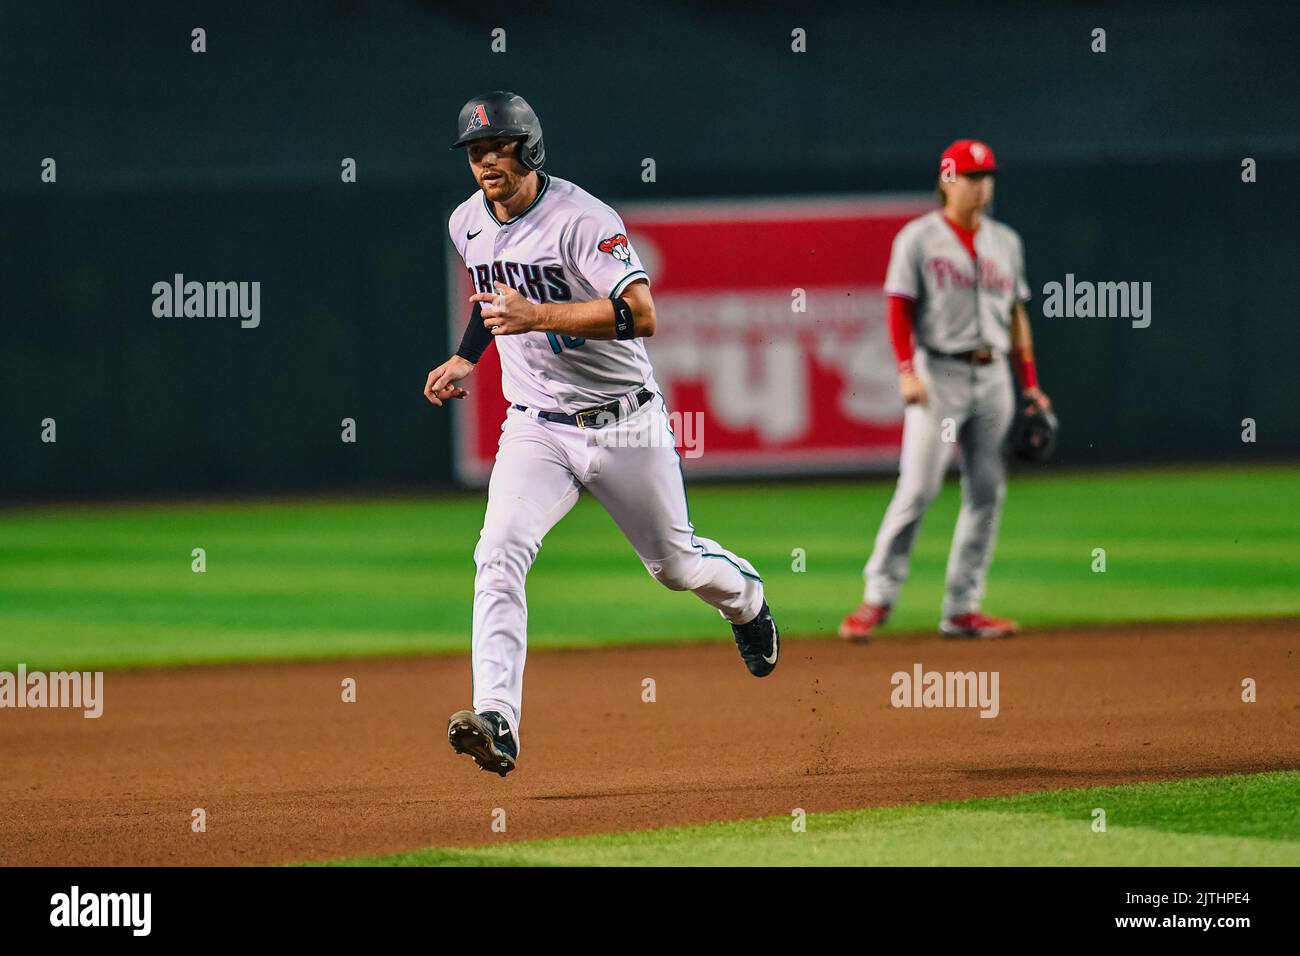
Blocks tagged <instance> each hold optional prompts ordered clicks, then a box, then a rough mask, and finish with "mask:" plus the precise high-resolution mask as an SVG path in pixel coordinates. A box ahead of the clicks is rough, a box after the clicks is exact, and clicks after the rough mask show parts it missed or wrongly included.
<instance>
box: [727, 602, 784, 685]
mask: <svg viewBox="0 0 1300 956" xmlns="http://www.w3.org/2000/svg"><path fill="white" fill-rule="evenodd" d="M731 630H732V633H734V634H735V635H736V646H737V647H738V648H740V656H741V658H742V659H743V660H744V662H745V666H746V667H748V668H749V672H750V673H751V674H753V675H754V676H755V677H766V676H767V675H768V674H770V673H772V671H774V670H776V658H777V655H778V654H779V653H780V652H781V634H780V632H779V631H777V629H776V621H774V620H772V610H771V609H770V608H769V607H768V606H767V602H766V601H764V602H763V606H762V607H761V608H759V610H758V617H756V618H754V619H753V620H752V621H750V622H749V623H748V624H733V625H731Z"/></svg>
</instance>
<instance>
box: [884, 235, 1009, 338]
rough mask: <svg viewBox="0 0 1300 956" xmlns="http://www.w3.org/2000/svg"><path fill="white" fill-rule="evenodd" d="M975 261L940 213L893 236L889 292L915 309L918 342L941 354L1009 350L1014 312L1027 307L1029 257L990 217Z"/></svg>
mask: <svg viewBox="0 0 1300 956" xmlns="http://www.w3.org/2000/svg"><path fill="white" fill-rule="evenodd" d="M975 255H976V257H977V261H978V270H977V268H976V260H972V259H971V255H970V253H969V252H967V251H966V247H965V246H964V245H962V242H961V240H960V239H959V238H958V237H957V234H956V233H955V232H954V231H953V228H952V227H951V226H950V225H948V223H947V221H946V220H945V219H944V218H943V213H942V212H940V211H939V210H937V209H936V210H935V211H934V212H929V213H926V214H925V215H924V216H921V217H919V218H917V219H913V220H912V221H911V222H909V223H908V224H907V225H905V226H904V227H903V228H902V229H900V230H899V231H898V235H897V236H895V237H894V246H893V250H892V251H891V252H890V255H889V269H888V271H887V272H886V273H885V293H886V294H888V295H900V296H903V297H905V298H908V299H912V300H914V301H915V302H916V342H917V345H919V346H921V347H922V348H928V349H931V350H933V351H937V352H949V353H952V352H966V351H969V350H971V349H977V348H991V349H993V350H994V351H995V352H998V353H1001V354H1006V353H1007V352H1009V351H1010V350H1011V307H1012V305H1013V304H1014V303H1015V302H1017V301H1021V302H1027V301H1028V300H1029V283H1028V282H1027V281H1026V279H1025V254H1024V247H1023V246H1022V245H1021V242H1020V236H1019V235H1017V234H1016V231H1015V230H1014V229H1012V228H1011V227H1010V226H1008V225H1005V224H1003V223H1000V222H997V221H996V220H993V219H989V218H988V217H985V218H984V221H983V222H981V223H980V227H979V229H978V230H976V232H975Z"/></svg>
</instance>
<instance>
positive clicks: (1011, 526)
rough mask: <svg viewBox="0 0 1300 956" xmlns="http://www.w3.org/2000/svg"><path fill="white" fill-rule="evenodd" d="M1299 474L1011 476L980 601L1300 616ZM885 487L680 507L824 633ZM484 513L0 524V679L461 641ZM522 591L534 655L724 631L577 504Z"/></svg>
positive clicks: (346, 507)
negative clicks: (201, 565) (196, 552)
mask: <svg viewBox="0 0 1300 956" xmlns="http://www.w3.org/2000/svg"><path fill="white" fill-rule="evenodd" d="M1297 486H1300V467H1290V468H1282V467H1277V468H1257V469H1240V470H1227V469H1221V468H1202V469H1195V470H1187V471H1180V472H1172V471H1156V472H1151V473H1143V472H1130V471H1125V472H1114V473H1093V474H1072V475H1060V474H1053V473H1052V472H1051V471H1050V470H1047V471H1043V472H1036V473H1034V474H1032V475H1030V474H1020V475H1016V476H1015V477H1014V478H1013V480H1012V482H1011V485H1010V491H1009V494H1008V499H1007V504H1006V510H1005V518H1004V521H1003V525H1002V530H1001V533H1000V536H999V545H998V550H997V554H996V558H995V560H994V564H993V569H992V574H991V577H990V582H989V588H988V595H987V598H986V602H985V606H986V607H987V609H988V610H989V611H990V612H993V613H1000V614H1006V615H1010V616H1015V617H1017V618H1018V619H1020V620H1021V622H1022V623H1023V624H1025V625H1027V626H1030V627H1033V626H1045V625H1063V624H1072V623H1096V622H1101V621H1108V620H1109V621H1128V620H1131V621H1137V620H1159V619H1183V620H1189V619H1197V618H1227V617H1251V616H1265V615H1281V614H1300V549H1296V548H1294V547H1293V546H1292V544H1293V542H1294V541H1295V540H1296V539H1297V538H1300V496H1297V495H1295V494H1294V490H1295V488H1296V487H1297ZM891 493H892V483H891V482H889V481H886V480H873V481H863V482H861V483H855V482H807V483H791V484H774V485H696V486H695V487H693V488H692V490H691V496H690V500H691V516H692V519H693V520H694V522H695V525H696V527H697V528H698V529H699V530H700V533H702V534H705V535H707V536H709V537H714V538H717V539H718V540H720V541H721V542H723V543H724V544H725V545H726V546H727V547H729V548H732V549H733V550H736V551H737V552H739V553H741V554H744V555H745V556H746V557H748V558H750V559H751V560H752V561H754V563H755V564H756V565H757V566H758V568H759V570H760V571H761V572H762V573H763V575H764V577H765V579H766V581H767V583H768V588H769V596H770V598H771V600H772V604H773V607H774V608H775V610H776V611H777V613H778V615H779V619H780V621H781V625H782V630H783V632H785V633H786V634H788V635H792V636H795V635H807V634H826V633H832V632H833V631H834V629H835V626H836V625H837V624H838V622H839V619H840V618H841V617H842V616H843V614H844V613H845V612H846V611H847V610H848V609H849V608H851V607H852V606H853V604H854V603H856V601H857V600H858V599H859V597H860V595H861V590H862V577H861V574H862V564H863V562H864V561H865V560H866V556H867V552H868V550H869V548H870V544H871V539H872V537H873V535H874V534H875V531H876V528H877V525H878V523H879V520H880V517H881V514H882V513H883V511H884V508H885V506H886V504H887V502H888V500H889V497H890V494H891ZM959 498H960V492H959V489H958V486H957V483H956V481H955V480H952V479H950V480H949V481H948V483H947V485H946V487H945V489H944V491H943V494H942V495H941V496H940V498H939V500H938V501H937V502H936V503H935V505H934V507H933V509H932V510H931V512H930V514H929V515H928V516H927V518H926V521H925V524H924V525H923V527H922V529H921V532H920V535H919V537H918V540H917V545H916V549H915V553H914V557H913V562H912V575H911V578H910V580H909V582H908V584H907V587H906V589H905V590H904V592H903V597H902V599H901V601H900V603H899V605H898V606H897V608H896V609H895V613H894V615H893V618H892V619H891V622H890V629H892V630H894V631H909V630H930V629H932V628H933V627H934V626H935V624H936V623H937V618H938V614H939V606H940V602H941V599H942V592H943V579H944V571H945V565H946V562H947V557H948V548H949V544H950V541H951V535H952V528H953V524H954V522H955V520H956V514H957V509H958V506H959ZM1261 502H1267V504H1268V507H1267V509H1263V508H1261V506H1260V503H1261ZM482 514H483V499H482V496H481V495H474V494H457V495H453V496H448V497H445V498H438V499H430V500H427V501H419V500H409V501H393V500H376V501H371V502H366V501H361V502H357V501H347V502H308V501H297V502H294V501H289V502H251V503H223V504H213V503H203V504H192V503H191V504H169V505H159V506H145V505H138V506H130V507H126V508H113V507H96V508H86V507H76V508H68V509H59V508H42V509H34V510H17V511H11V512H7V513H0V668H9V669H12V667H13V666H14V665H15V664H16V663H17V662H19V661H23V662H25V663H27V664H28V665H29V666H31V667H41V668H61V667H97V666H158V665H169V664H184V663H203V662H216V661H232V660H270V659H280V658H310V657H338V656H358V655H376V654H395V653H430V652H440V651H465V650H467V649H468V647H469V622H470V617H471V605H472V589H473V579H474V567H473V561H472V553H473V548H474V545H475V542H476V541H477V538H478V531H479V525H480V522H481V521H482ZM197 547H201V548H204V549H205V551H206V560H207V571H206V573H204V574H194V573H192V572H191V570H190V563H191V560H192V559H191V551H192V549H194V548H197ZM1097 548H1102V549H1104V550H1105V553H1106V571H1105V573H1096V572H1094V571H1093V570H1092V565H1093V561H1094V558H1093V553H1094V549H1097ZM796 549H802V553H803V554H804V555H805V556H806V568H805V570H802V571H796V570H795V569H794V557H793V555H794V553H795V551H796ZM528 596H529V604H530V609H531V613H530V633H529V641H530V645H531V646H533V647H548V646H549V647H583V646H587V647H590V646H600V645H601V644H604V643H619V644H621V643H627V642H629V641H645V642H660V641H676V640H721V641H730V639H731V637H730V634H729V633H728V631H727V629H726V628H725V627H723V626H721V624H720V622H719V620H718V616H717V614H716V612H714V611H713V610H712V609H711V608H709V607H708V606H707V605H705V604H703V602H701V601H698V600H696V599H695V598H693V597H692V596H690V595H685V594H678V593H673V592H669V591H666V590H665V589H663V588H661V587H660V586H659V585H657V584H656V583H655V582H654V581H653V580H652V579H651V578H650V576H649V575H648V574H647V573H646V571H645V569H644V568H643V567H642V566H641V563H640V562H639V561H638V560H637V558H636V556H635V554H634V553H633V552H632V550H631V548H630V546H629V545H628V544H627V542H626V541H625V540H624V538H623V536H622V535H621V534H620V533H619V531H618V529H617V528H616V527H615V526H614V523H613V522H612V521H611V520H610V518H609V516H608V515H606V514H605V513H604V511H603V510H601V508H600V507H599V505H598V504H596V503H595V502H594V501H592V500H591V499H590V498H584V499H583V500H582V501H581V502H580V503H579V504H578V506H577V507H576V508H575V509H574V510H573V512H572V513H570V515H569V516H568V517H567V518H565V519H564V520H563V521H562V522H561V523H560V524H559V525H558V526H557V527H556V528H555V529H554V530H553V531H552V532H551V534H550V535H549V536H548V537H547V540H546V542H545V543H544V545H543V547H542V551H541V554H540V557H539V559H538V562H537V565H536V567H535V568H534V571H533V574H532V575H531V576H530V578H529V595H528Z"/></svg>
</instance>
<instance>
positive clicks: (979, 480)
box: [864, 349, 1015, 617]
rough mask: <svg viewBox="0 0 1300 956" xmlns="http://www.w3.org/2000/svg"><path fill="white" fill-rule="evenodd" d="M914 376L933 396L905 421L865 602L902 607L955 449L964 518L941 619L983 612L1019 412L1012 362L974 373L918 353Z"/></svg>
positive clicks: (974, 367)
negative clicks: (915, 552) (916, 546)
mask: <svg viewBox="0 0 1300 956" xmlns="http://www.w3.org/2000/svg"><path fill="white" fill-rule="evenodd" d="M915 367H916V373H917V375H918V376H919V377H920V379H921V381H922V382H923V383H924V384H925V387H926V391H927V392H928V393H929V402H928V404H926V405H909V406H907V409H906V411H905V412H904V413H903V450H902V455H901V457H900V459H899V464H898V486H897V487H896V488H895V490H894V497H893V499H892V500H891V501H890V502H889V507H888V509H886V511H885V517H884V519H883V520H882V521H881V523H880V531H879V532H878V533H877V535H876V544H875V547H874V548H873V550H872V552H871V558H870V559H869V560H868V561H867V566H866V568H865V570H864V577H865V578H866V594H865V597H866V600H867V601H868V602H870V603H871V604H877V605H892V604H894V603H896V602H897V599H898V594H899V591H900V590H901V589H902V587H903V582H904V581H906V580H907V571H908V562H909V558H910V556H911V552H912V543H913V542H914V541H915V540H916V532H917V530H918V529H919V528H920V527H921V520H922V519H923V518H924V517H925V512H926V509H927V508H929V506H930V504H931V502H933V501H934V499H935V497H936V496H937V495H938V494H939V489H940V488H941V487H942V486H943V476H944V472H945V471H946V470H947V467H948V463H949V461H950V460H951V455H952V452H953V447H954V446H957V447H960V448H961V459H960V460H961V513H960V514H959V515H958V517H957V530H956V533H955V534H954V535H953V539H952V550H951V551H950V552H949V554H948V574H947V582H946V586H945V591H944V599H943V616H944V617H951V616H952V615H954V614H964V613H967V612H971V611H978V610H979V609H980V602H981V600H982V599H983V597H984V583H985V579H986V578H987V577H988V569H989V564H990V563H991V562H992V560H993V548H994V544H995V543H996V541H997V533H998V522H999V520H1000V519H1001V517H1002V501H1003V499H1004V498H1005V496H1006V463H1005V460H1004V459H1003V453H1002V443H1003V440H1004V438H1005V437H1006V434H1007V430H1008V429H1009V428H1010V427H1011V419H1012V416H1013V415H1014V412H1015V388H1014V385H1013V383H1012V378H1011V369H1010V366H1009V364H1008V363H1007V361H1006V359H1004V358H1001V357H998V358H996V359H994V361H993V362H992V363H990V364H988V365H971V364H968V363H966V362H963V361H961V360H959V359H952V358H946V357H944V356H941V355H936V354H934V353H931V352H926V351H925V350H924V349H918V350H917V354H916V359H915Z"/></svg>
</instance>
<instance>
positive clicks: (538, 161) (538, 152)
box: [520, 136, 546, 170]
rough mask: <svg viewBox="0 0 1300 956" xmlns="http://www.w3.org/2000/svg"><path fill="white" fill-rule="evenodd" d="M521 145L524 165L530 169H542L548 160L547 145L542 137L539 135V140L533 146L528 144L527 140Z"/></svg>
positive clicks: (521, 156)
mask: <svg viewBox="0 0 1300 956" xmlns="http://www.w3.org/2000/svg"><path fill="white" fill-rule="evenodd" d="M521 145H522V149H521V150H520V158H521V159H522V160H523V163H524V165H525V166H527V167H528V168H529V169H534V170H536V169H541V168H542V164H543V163H544V162H546V147H545V145H544V144H543V143H542V138H541V137H540V136H539V137H537V142H536V143H534V144H533V145H531V146H529V145H528V141H527V140H525V141H524V142H523V143H522V144H521Z"/></svg>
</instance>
